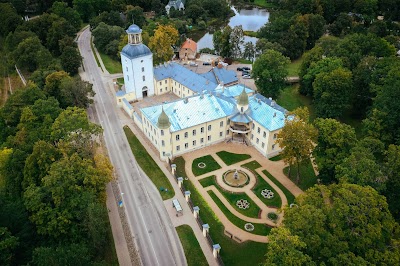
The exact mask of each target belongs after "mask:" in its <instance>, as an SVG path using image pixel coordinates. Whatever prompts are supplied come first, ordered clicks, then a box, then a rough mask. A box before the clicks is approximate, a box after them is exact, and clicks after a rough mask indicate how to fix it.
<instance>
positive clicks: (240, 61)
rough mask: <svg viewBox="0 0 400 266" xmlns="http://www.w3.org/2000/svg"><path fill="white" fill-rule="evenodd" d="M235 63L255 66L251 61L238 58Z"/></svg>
mask: <svg viewBox="0 0 400 266" xmlns="http://www.w3.org/2000/svg"><path fill="white" fill-rule="evenodd" d="M235 62H238V63H239V64H253V62H252V61H251V60H248V59H244V58H237V59H235Z"/></svg>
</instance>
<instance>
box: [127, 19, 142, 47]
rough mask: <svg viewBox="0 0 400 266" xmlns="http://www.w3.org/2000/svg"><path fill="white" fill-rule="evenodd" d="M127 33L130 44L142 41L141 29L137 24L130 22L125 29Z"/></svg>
mask: <svg viewBox="0 0 400 266" xmlns="http://www.w3.org/2000/svg"><path fill="white" fill-rule="evenodd" d="M126 33H128V43H129V44H132V45H136V44H141V43H142V30H141V29H140V28H139V26H138V25H136V24H132V25H130V26H129V28H128V29H127V30H126Z"/></svg>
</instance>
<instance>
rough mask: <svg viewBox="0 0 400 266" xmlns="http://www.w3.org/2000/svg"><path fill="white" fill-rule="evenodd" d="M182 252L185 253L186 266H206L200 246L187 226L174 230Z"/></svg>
mask: <svg viewBox="0 0 400 266" xmlns="http://www.w3.org/2000/svg"><path fill="white" fill-rule="evenodd" d="M176 231H177V232H178V236H179V239H180V240H181V243H182V246H183V250H184V251H185V256H186V261H187V263H188V266H207V265H208V263H207V260H206V257H205V256H204V254H203V251H202V250H201V247H200V244H199V242H198V241H197V238H196V236H195V234H194V232H193V229H192V228H191V227H190V226H189V225H185V224H184V225H181V226H178V227H177V228H176Z"/></svg>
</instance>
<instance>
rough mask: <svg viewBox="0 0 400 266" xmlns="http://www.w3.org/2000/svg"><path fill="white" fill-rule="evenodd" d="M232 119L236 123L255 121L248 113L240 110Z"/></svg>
mask: <svg viewBox="0 0 400 266" xmlns="http://www.w3.org/2000/svg"><path fill="white" fill-rule="evenodd" d="M229 119H230V120H231V121H233V122H236V123H246V124H247V123H250V122H251V121H253V119H251V118H250V117H249V116H248V115H247V114H246V113H244V114H241V113H240V112H238V113H236V114H235V115H233V116H232V117H230V118H229Z"/></svg>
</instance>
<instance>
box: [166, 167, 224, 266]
mask: <svg viewBox="0 0 400 266" xmlns="http://www.w3.org/2000/svg"><path fill="white" fill-rule="evenodd" d="M174 177H175V181H176V182H177V183H178V177H179V176H177V174H176V172H175V173H174ZM180 189H181V192H182V194H183V195H184V196H185V191H187V190H186V188H185V185H184V183H183V182H182V184H181V187H180ZM187 203H188V205H189V208H190V210H191V211H192V213H193V212H194V211H193V207H194V204H193V201H192V199H191V198H190V197H189V199H188V201H187ZM196 222H197V224H198V225H199V228H200V230H203V224H204V223H203V221H202V220H201V218H200V215H197V218H196ZM206 239H207V243H208V245H209V247H210V248H211V251H213V246H214V241H213V240H212V238H211V236H210V235H209V233H208V232H207V234H206ZM215 259H216V261H217V263H218V265H221V266H224V262H223V261H222V259H221V256H220V255H219V253H218V254H217V257H216V258H215Z"/></svg>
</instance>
